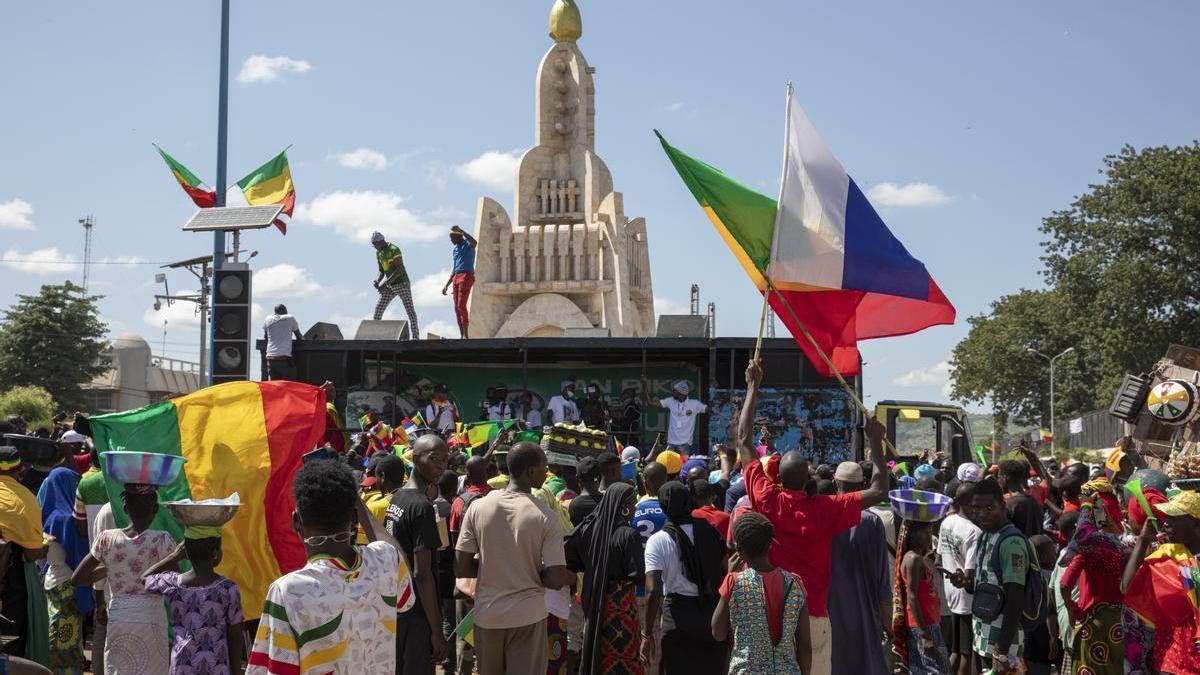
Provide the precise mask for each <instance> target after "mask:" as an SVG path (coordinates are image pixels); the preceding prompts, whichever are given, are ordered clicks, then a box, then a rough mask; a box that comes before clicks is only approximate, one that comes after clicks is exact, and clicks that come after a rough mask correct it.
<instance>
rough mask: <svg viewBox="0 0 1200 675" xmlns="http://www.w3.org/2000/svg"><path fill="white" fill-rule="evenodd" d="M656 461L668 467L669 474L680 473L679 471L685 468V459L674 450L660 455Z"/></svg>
mask: <svg viewBox="0 0 1200 675" xmlns="http://www.w3.org/2000/svg"><path fill="white" fill-rule="evenodd" d="M654 461H656V462H658V463H659V464H662V465H663V466H665V467H667V473H679V470H680V469H682V468H683V458H682V457H680V456H679V453H678V452H675V451H674V450H665V451H663V452H660V453H658V457H655V458H654Z"/></svg>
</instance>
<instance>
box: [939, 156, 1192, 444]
mask: <svg viewBox="0 0 1200 675" xmlns="http://www.w3.org/2000/svg"><path fill="white" fill-rule="evenodd" d="M1101 173H1102V174H1103V175H1104V176H1105V179H1106V180H1105V182H1104V183H1101V184H1097V185H1091V186H1089V191H1088V192H1087V193H1086V194H1084V195H1083V196H1081V197H1078V198H1076V199H1075V201H1074V202H1072V203H1071V205H1070V207H1069V208H1067V209H1065V210H1062V211H1057V212H1055V213H1053V214H1052V215H1051V216H1049V217H1048V218H1046V219H1044V220H1043V222H1042V228H1041V231H1042V232H1043V233H1044V234H1046V235H1047V236H1048V240H1047V241H1045V242H1043V248H1044V251H1045V256H1044V258H1043V259H1044V261H1045V269H1044V270H1043V272H1042V274H1043V276H1044V278H1045V280H1046V282H1047V289H1045V290H1038V291H1030V290H1024V291H1021V292H1019V293H1016V294H1013V295H1007V296H1004V297H1002V298H1000V299H999V300H996V301H995V302H993V303H992V306H991V308H990V311H989V312H988V313H986V314H982V315H979V316H973V317H970V318H969V319H967V322H968V323H969V324H970V327H971V330H970V333H969V334H968V335H967V337H966V338H965V339H963V341H962V342H960V343H959V344H958V345H957V346H956V347H955V349H954V355H953V358H952V359H951V379H952V383H951V386H952V393H953V396H954V397H955V398H958V399H960V400H964V401H974V402H981V401H983V400H984V399H990V400H991V402H992V405H993V407H994V409H995V410H996V412H997V413H1005V414H1008V415H1010V416H1011V417H1012V418H1013V419H1014V421H1016V422H1018V423H1021V424H1028V423H1033V422H1037V423H1040V424H1046V423H1047V422H1048V417H1049V401H1048V398H1049V368H1047V364H1046V361H1045V360H1044V359H1042V358H1040V357H1037V356H1036V355H1034V354H1030V353H1028V351H1027V349H1028V348H1031V347H1032V348H1034V349H1037V350H1038V351H1041V352H1042V353H1044V354H1048V355H1051V356H1053V355H1055V354H1057V353H1059V352H1061V351H1062V350H1064V349H1066V348H1068V347H1074V348H1075V352H1073V353H1072V354H1069V355H1068V356H1065V357H1063V358H1061V359H1059V360H1058V361H1057V363H1056V368H1055V398H1056V400H1055V411H1056V413H1057V417H1058V419H1060V420H1063V419H1067V417H1068V416H1070V415H1073V414H1076V413H1079V412H1086V411H1090V410H1095V409H1097V408H1103V407H1106V406H1107V405H1108V404H1109V403H1110V402H1111V401H1112V396H1113V393H1114V392H1115V391H1116V387H1117V385H1118V384H1119V383H1120V381H1121V378H1122V377H1123V376H1124V374H1125V373H1140V372H1146V371H1147V370H1148V369H1149V368H1150V367H1152V366H1153V364H1154V363H1155V361H1157V360H1158V359H1159V358H1161V357H1162V355H1163V354H1164V353H1165V351H1166V348H1167V346H1168V345H1169V344H1170V343H1172V342H1177V343H1181V344H1190V345H1197V344H1200V143H1195V142H1194V143H1192V144H1191V145H1189V146H1182V147H1177V148H1168V147H1158V148H1146V149H1144V150H1135V149H1134V148H1132V147H1128V146H1127V147H1125V148H1122V149H1121V151H1120V152H1119V153H1117V154H1115V155H1110V156H1108V157H1105V158H1104V169H1103V170H1102V171H1101Z"/></svg>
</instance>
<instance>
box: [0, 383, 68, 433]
mask: <svg viewBox="0 0 1200 675" xmlns="http://www.w3.org/2000/svg"><path fill="white" fill-rule="evenodd" d="M55 412H57V410H56V406H55V405H54V397H53V396H51V395H50V392H48V391H46V390H45V389H42V388H41V387H13V388H12V389H9V390H8V391H6V392H4V393H3V394H0V418H4V417H8V416H9V415H20V416H21V417H22V418H24V419H25V421H26V422H28V423H29V428H30V429H36V428H37V427H46V428H50V427H51V426H52V425H51V422H50V418H51V417H54V413H55Z"/></svg>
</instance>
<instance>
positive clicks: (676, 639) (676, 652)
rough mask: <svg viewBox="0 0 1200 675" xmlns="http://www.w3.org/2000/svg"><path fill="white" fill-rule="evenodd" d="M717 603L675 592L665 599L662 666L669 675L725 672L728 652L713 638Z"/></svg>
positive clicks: (720, 674)
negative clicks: (713, 617) (713, 619)
mask: <svg viewBox="0 0 1200 675" xmlns="http://www.w3.org/2000/svg"><path fill="white" fill-rule="evenodd" d="M715 608H716V603H715V602H712V601H711V600H709V601H706V600H701V599H700V598H697V597H692V596H686V595H676V594H674V593H672V594H671V595H668V596H667V597H666V598H665V599H664V600H663V610H662V611H663V614H662V648H661V652H662V659H661V663H662V670H663V672H664V673H666V674H667V675H723V674H724V673H725V672H726V671H725V669H726V667H727V666H728V660H729V652H728V650H727V649H726V646H725V643H724V642H717V641H716V640H713V638H712V627H711V620H712V614H713V610H714V609H715Z"/></svg>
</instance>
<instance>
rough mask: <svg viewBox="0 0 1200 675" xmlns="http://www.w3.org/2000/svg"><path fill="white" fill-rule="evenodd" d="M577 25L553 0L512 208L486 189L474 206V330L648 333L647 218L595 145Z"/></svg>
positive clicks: (569, 5) (563, 0)
mask: <svg viewBox="0 0 1200 675" xmlns="http://www.w3.org/2000/svg"><path fill="white" fill-rule="evenodd" d="M582 35H583V21H582V18H581V16H580V14H579V8H578V7H577V6H576V5H575V2H574V0H557V2H556V3H555V5H554V7H553V8H552V9H551V11H550V37H551V38H553V39H554V45H553V46H552V47H551V48H550V50H549V51H548V52H546V55H545V57H543V58H542V63H541V66H540V67H539V68H538V73H537V79H536V84H535V110H536V120H535V124H534V128H535V135H534V142H535V144H534V147H533V148H531V149H530V150H529V151H528V152H526V153H525V155H524V156H523V157H522V158H521V162H520V165H519V168H518V170H517V179H516V186H515V204H514V207H513V208H514V215H515V219H513V218H510V217H509V214H508V212H507V211H506V210H505V209H504V207H503V206H501V205H500V203H499V202H497V201H496V200H494V199H491V198H489V197H483V198H481V199H480V200H479V206H478V210H477V212H476V216H475V236H476V238H477V239H478V240H479V248H478V252H477V254H476V264H475V268H476V269H475V274H476V283H475V288H474V291H473V292H472V294H471V302H470V315H471V337H473V338H493V337H494V338H513V337H562V336H588V337H597V336H612V337H647V336H652V335H654V330H655V326H654V319H655V314H654V294H653V290H652V287H651V283H650V254H649V248H648V241H647V236H646V221H645V219H644V218H632V219H630V218H627V217H626V216H625V207H624V202H623V199H622V196H621V193H620V192H615V191H614V190H613V179H612V174H611V173H610V172H609V170H608V167H607V166H606V165H605V164H604V161H603V160H602V159H600V157H599V156H598V155H597V154H596V152H595V145H596V143H595V141H596V105H595V93H596V90H595V84H594V82H593V80H592V74H593V73H594V72H595V69H593V68H592V67H590V66H589V65H588V63H587V60H585V59H584V57H583V53H582V52H581V51H580V50H579V46H578V45H577V44H576V41H577V40H578V39H579V38H580V37H581V36H582Z"/></svg>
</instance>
